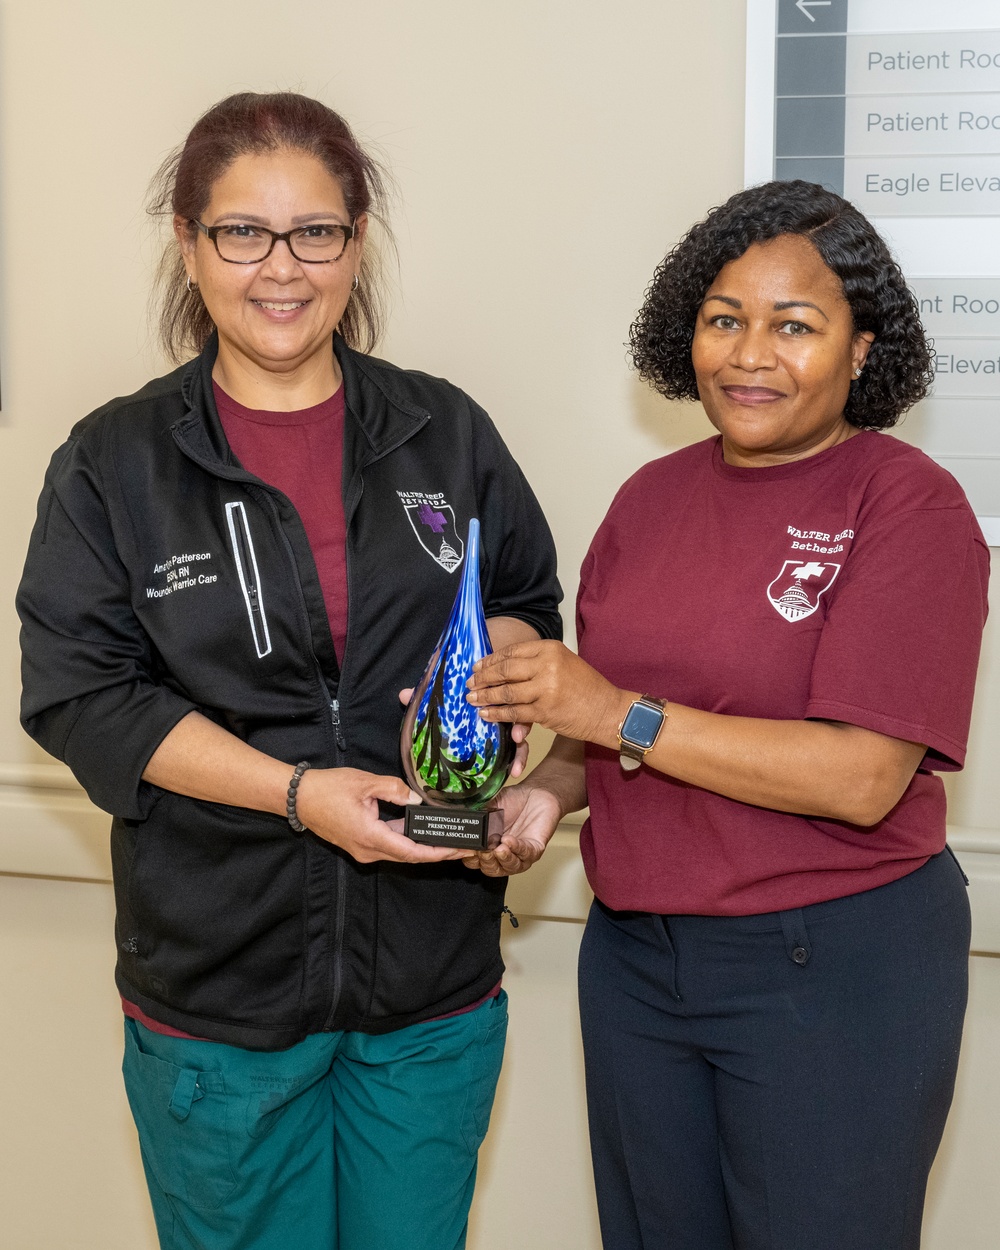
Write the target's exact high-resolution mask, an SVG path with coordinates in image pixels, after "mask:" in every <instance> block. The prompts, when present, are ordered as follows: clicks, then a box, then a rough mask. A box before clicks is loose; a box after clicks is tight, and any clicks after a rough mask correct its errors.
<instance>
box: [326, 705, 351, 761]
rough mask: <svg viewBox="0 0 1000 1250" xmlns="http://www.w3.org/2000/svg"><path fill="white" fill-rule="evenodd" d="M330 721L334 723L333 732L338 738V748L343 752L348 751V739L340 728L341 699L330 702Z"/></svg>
mask: <svg viewBox="0 0 1000 1250" xmlns="http://www.w3.org/2000/svg"><path fill="white" fill-rule="evenodd" d="M330 720H331V721H332V722H333V730H334V734H335V736H336V738H337V746H338V747H340V749H341V750H342V751H346V750H347V739H346V738H345V737H344V735H343V733H342V732H341V728H340V700H339V699H331V700H330Z"/></svg>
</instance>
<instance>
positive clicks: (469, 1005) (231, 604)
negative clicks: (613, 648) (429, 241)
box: [18, 93, 560, 1250]
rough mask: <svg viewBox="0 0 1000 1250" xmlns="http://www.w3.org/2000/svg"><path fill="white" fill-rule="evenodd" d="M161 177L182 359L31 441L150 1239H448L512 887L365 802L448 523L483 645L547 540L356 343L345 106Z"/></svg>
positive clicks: (551, 617)
mask: <svg viewBox="0 0 1000 1250" xmlns="http://www.w3.org/2000/svg"><path fill="white" fill-rule="evenodd" d="M156 192H157V198H156V202H155V203H154V205H153V208H154V211H157V212H160V213H164V214H169V215H170V217H171V218H172V221H173V227H174V236H175V238H174V240H173V242H172V244H171V247H170V248H169V249H168V252H167V255H166V257H165V264H164V268H163V271H162V276H163V278H164V279H165V290H166V299H165V309H164V323H163V327H162V328H163V330H164V339H165V343H166V346H167V348H168V349H169V350H171V351H172V352H173V354H174V356H175V358H176V359H178V360H180V359H183V358H184V357H193V359H190V360H189V361H188V363H187V364H184V365H182V366H181V368H179V369H177V370H176V371H175V372H173V373H171V374H169V375H168V376H167V377H165V378H160V379H156V380H155V381H153V382H151V383H149V384H148V385H147V386H146V387H144V388H143V389H142V390H141V391H139V392H138V393H137V394H135V395H132V396H127V397H125V398H122V399H118V400H113V401H112V402H111V403H109V404H107V405H105V406H104V407H103V408H102V409H100V410H98V411H97V412H96V413H93V414H91V416H90V417H87V418H85V419H84V420H83V421H82V422H80V423H79V424H78V425H77V426H76V427H75V428H74V430H73V431H72V433H71V435H70V438H69V439H68V441H67V442H66V444H64V446H63V447H61V448H60V449H59V450H58V451H57V452H56V454H55V456H54V457H53V461H52V465H51V468H50V471H49V475H48V477H47V480H46V486H45V490H44V492H43V496H42V500H41V504H40V507H39V522H38V525H37V526H36V529H35V532H34V534H33V536H32V542H31V547H30V550H29V554H28V560H27V564H26V566H25V575H24V579H23V581H22V585H21V591H20V595H19V602H18V606H19V610H20V612H21V618H22V622H23V634H22V638H23V651H24V677H25V680H24V701H23V708H22V718H23V722H24V724H25V727H26V728H27V729H28V731H29V732H30V733H32V734H33V736H34V737H35V738H36V739H37V740H38V741H39V742H41V743H42V744H43V745H44V746H45V747H46V748H47V749H49V750H50V751H52V753H53V754H55V755H58V756H59V757H60V758H61V759H64V760H65V761H66V762H67V763H68V764H69V765H70V766H71V767H72V768H73V770H74V772H75V773H76V775H77V776H78V778H79V779H80V781H81V783H82V784H83V785H84V786H85V787H86V789H87V791H88V793H89V794H90V795H91V797H92V798H93V800H94V801H95V802H96V803H98V804H99V805H100V806H102V807H104V808H105V809H106V810H108V811H109V812H111V813H112V814H113V816H114V818H115V819H114V823H113V825H112V859H113V862H114V877H115V895H116V905H117V919H116V939H117V946H118V967H117V973H116V976H117V984H118V988H119V990H120V992H121V996H122V1000H123V1004H124V1008H125V1014H126V1017H127V1018H126V1021H125V1063H124V1074H125V1082H126V1088H127V1091H128V1096H129V1101H130V1104H131V1107H132V1111H133V1115H134V1117H135V1121H136V1126H137V1128H138V1131H139V1139H140V1144H141V1147H142V1157H143V1164H144V1166H145V1170H146V1176H147V1180H148V1183H149V1190H150V1195H151V1198H152V1202H153V1207H154V1213H155V1216H156V1222H157V1228H158V1231H159V1234H160V1237H161V1240H162V1243H163V1245H164V1246H165V1247H167V1246H169V1247H171V1250H249V1247H251V1246H253V1247H255V1250H292V1248H294V1250H332V1247H339V1248H340V1250H460V1247H462V1246H464V1244H465V1237H466V1224H467V1219H468V1212H469V1204H470V1202H471V1199H472V1191H473V1185H474V1183H475V1175H476V1158H477V1151H478V1148H479V1145H480V1143H481V1141H482V1140H483V1137H484V1135H485V1132H486V1127H487V1124H488V1121H489V1116H490V1108H491V1106H492V1102H493V1095H494V1090H495V1088H496V1081H497V1076H498V1073H499V1069H500V1062H501V1058H502V1054H503V1047H504V1037H505V1032H506V1020H507V1011H506V995H505V994H504V993H503V991H502V990H501V988H500V984H499V983H500V977H501V973H502V971H503V962H502V959H501V956H500V948H499V934H500V922H501V913H502V910H503V882H502V881H500V880H498V879H497V878H496V877H495V876H488V875H485V874H483V873H480V872H470V871H469V867H475V865H474V864H471V863H470V865H468V866H466V865H463V864H462V863H460V862H458V861H459V859H460V858H461V857H462V856H463V855H464V854H466V853H464V852H459V851H454V850H447V849H441V848H432V847H424V846H417V845H416V844H415V843H413V842H412V841H410V840H409V839H408V838H406V837H404V836H403V834H402V833H401V832H399V831H398V829H397V828H396V827H394V825H393V824H391V823H390V821H391V819H392V818H393V817H398V816H399V815H400V813H401V805H402V804H405V803H407V802H408V801H410V799H411V797H412V796H411V795H410V791H409V789H408V787H407V785H406V783H405V781H403V780H402V777H401V761H400V751H399V732H400V720H401V717H402V709H401V707H400V703H399V694H400V690H401V689H402V688H404V687H406V686H408V685H412V684H413V683H414V682H415V681H416V680H417V679H418V678H419V676H420V673H421V672H422V671H423V668H424V665H425V664H426V663H427V660H428V658H429V656H430V655H431V653H432V651H433V649H434V646H435V643H436V641H437V639H438V636H439V634H440V630H441V628H442V626H443V624H444V622H445V621H446V620H447V616H448V612H449V610H450V607H451V604H452V601H453V599H454V596H455V585H456V579H455V573H456V569H457V567H458V566H459V564H460V563H461V556H462V554H463V550H464V548H463V539H464V538H465V536H466V535H467V534H468V532H469V523H470V521H471V519H472V518H473V517H477V518H479V519H480V521H481V550H482V555H483V560H482V570H483V572H482V590H483V599H484V603H485V608H486V615H487V618H488V620H489V629H490V633H491V636H492V638H493V640H494V642H495V643H499V644H502V643H504V642H512V641H515V640H519V639H524V640H527V639H538V638H542V637H548V638H555V637H559V635H560V624H559V615H558V598H559V591H558V584H557V582H556V579H555V551H554V548H553V544H552V541H551V537H550V535H549V532H548V528H547V526H546V524H545V520H544V518H543V516H542V515H541V512H540V510H539V508H538V505H537V503H536V501H535V499H534V496H533V495H532V494H531V491H530V488H529V487H528V485H527V483H526V482H525V481H524V478H523V476H522V475H521V473H520V471H519V469H518V468H517V465H516V464H515V463H514V461H513V460H512V458H511V456H510V454H509V452H508V451H507V449H506V448H505V447H504V445H503V442H502V440H501V439H500V437H499V434H498V433H497V431H496V429H495V428H494V427H493V425H492V423H491V422H490V420H489V418H488V417H487V416H486V414H485V413H484V412H483V411H482V409H480V408H479V407H478V406H477V405H476V404H475V403H474V402H473V401H472V400H471V399H469V397H468V396H466V395H464V394H463V393H462V392H461V391H460V390H459V389H458V388H457V387H454V386H452V385H451V384H449V383H448V382H446V381H444V380H442V379H440V378H433V377H429V376H427V375H426V374H422V373H418V372H416V371H410V370H404V369H399V368H396V367H394V366H392V365H390V364H387V363H386V362H384V361H380V360H377V359H375V358H373V357H372V356H370V355H368V351H369V350H370V348H371V347H372V346H373V344H374V342H375V341H376V340H377V338H378V331H379V329H380V327H381V318H380V305H379V284H378V280H377V279H378V274H377V269H376V268H375V267H373V266H372V263H371V260H372V252H371V250H370V249H369V250H367V251H366V250H364V244H365V238H366V231H367V228H368V224H369V218H370V216H375V215H377V213H378V211H379V209H380V208H381V209H384V207H385V198H384V191H383V186H382V181H381V178H380V175H379V171H378V168H377V167H376V166H375V165H374V164H373V163H372V161H371V159H370V158H369V157H368V156H367V155H366V154H365V153H364V151H363V150H362V149H361V148H360V147H359V146H358V144H357V142H356V140H355V138H354V136H353V134H352V133H351V131H350V129H349V128H348V126H347V125H346V123H345V122H344V121H343V120H342V119H341V118H340V117H339V116H338V115H337V114H336V113H334V112H332V111H331V110H330V109H328V108H327V107H326V106H325V105H323V104H321V103H319V102H318V101H315V100H310V99H307V98H306V97H303V96H300V95H296V94H294V93H278V94H274V95H256V94H252V93H245V94H240V95H236V96H232V97H230V98H229V99H227V100H223V101H222V102H221V103H219V104H218V105H216V106H215V107H214V108H212V109H210V110H209V111H208V112H207V113H206V114H205V115H204V116H203V117H202V118H201V119H199V121H198V122H197V124H196V125H195V127H194V128H193V130H192V131H191V134H190V135H189V136H188V138H187V140H186V141H185V143H184V145H183V147H182V148H181V149H180V150H179V151H178V153H177V154H176V155H175V157H173V158H171V159H170V160H169V161H168V162H167V164H166V165H165V166H164V168H163V170H162V171H161V178H160V180H159V182H158V183H157V188H156ZM521 733H522V731H521V730H519V731H518V737H520V736H521ZM521 767H523V758H522V759H521V760H520V761H519V762H516V763H515V768H516V769H517V770H518V771H519V770H520V768H521Z"/></svg>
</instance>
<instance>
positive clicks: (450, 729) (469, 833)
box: [400, 520, 515, 850]
mask: <svg viewBox="0 0 1000 1250" xmlns="http://www.w3.org/2000/svg"><path fill="white" fill-rule="evenodd" d="M492 650H493V648H492V647H491V646H490V636H489V633H488V632H487V629H486V614H485V612H484V611H483V596H482V592H481V591H480V588H479V522H478V521H476V520H472V521H470V522H469V538H468V541H467V542H466V544H465V564H464V567H463V568H462V573H461V582H460V584H459V587H458V593H457V594H456V595H455V602H454V604H453V605H452V609H451V615H450V616H449V617H448V623H447V625H445V627H444V632H443V633H442V635H441V637H440V638H439V639H438V643H437V646H436V647H435V648H434V652H433V654H432V655H431V658H430V662H429V663H428V665H427V668H426V669H425V670H424V675H423V677H421V679H420V681H419V682H418V683H417V686H416V687H415V689H414V691H413V696H412V698H411V699H410V702H409V705H408V706H407V709H406V714H405V715H404V717H403V729H402V733H401V735H400V751H401V753H402V756H403V771H404V772H405V774H406V779H407V781H408V782H409V783H410V786H411V788H412V789H413V790H415V791H416V792H417V793H418V794H419V795H420V796H421V797H422V799H423V802H422V803H421V804H420V806H419V807H417V806H414V807H408V808H407V809H406V825H405V830H406V836H407V837H408V838H412V839H413V840H414V841H415V842H424V843H427V844H429V845H431V846H460V847H469V848H470V849H472V850H481V849H484V848H487V847H490V846H494V845H496V843H497V842H498V841H499V840H500V834H501V832H502V825H503V821H502V818H501V815H500V812H499V811H498V810H496V806H495V805H493V804H491V802H490V801H491V800H492V799H493V797H494V796H495V795H496V793H497V792H498V791H499V789H500V787H501V786H502V785H503V783H504V782H505V781H506V780H507V777H508V776H509V774H510V770H511V766H512V765H513V763H514V751H515V746H514V740H513V738H512V737H511V732H510V725H507V724H498V723H491V722H489V721H484V720H482V719H480V716H479V714H478V712H477V711H476V709H475V708H474V707H473V706H472V705H471V704H470V703H469V702H468V701H467V700H466V697H465V696H466V692H467V688H466V682H467V681H468V680H469V678H470V677H471V676H472V666H473V665H474V664H475V663H476V661H477V660H481V659H482V658H483V656H484V655H489V654H490V653H491V652H492Z"/></svg>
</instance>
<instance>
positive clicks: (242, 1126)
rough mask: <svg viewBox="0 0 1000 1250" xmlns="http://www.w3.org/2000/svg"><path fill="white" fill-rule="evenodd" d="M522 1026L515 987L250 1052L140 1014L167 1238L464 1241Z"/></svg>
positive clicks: (299, 1248) (174, 1249)
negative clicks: (446, 1010)
mask: <svg viewBox="0 0 1000 1250" xmlns="http://www.w3.org/2000/svg"><path fill="white" fill-rule="evenodd" d="M506 1032H507V996H506V994H505V993H503V991H501V993H500V995H499V997H497V998H494V999H491V1000H489V1001H487V1002H486V1003H484V1004H483V1005H482V1006H481V1007H477V1008H476V1010H475V1011H470V1012H467V1013H466V1014H465V1015H461V1016H452V1017H451V1018H450V1019H446V1020H437V1021H430V1022H428V1023H426V1024H414V1025H411V1026H410V1027H409V1028H405V1029H399V1030H397V1031H396V1032H394V1033H384V1034H382V1035H380V1036H377V1037H371V1036H369V1035H367V1034H364V1033H321V1034H316V1035H314V1036H312V1037H308V1038H306V1040H305V1041H304V1042H300V1043H299V1044H298V1045H297V1046H293V1047H292V1048H291V1049H289V1050H282V1051H276V1052H261V1051H251V1050H241V1049H239V1048H237V1047H235V1046H225V1045H222V1044H220V1043H218V1042H196V1041H188V1040H186V1039H183V1038H176V1037H165V1036H163V1035H162V1034H159V1033H152V1032H150V1031H149V1030H148V1029H146V1028H144V1027H143V1026H142V1025H141V1024H139V1023H138V1022H136V1021H135V1020H130V1019H126V1021H125V1061H124V1064H123V1071H124V1075H125V1088H126V1091H127V1093H128V1098H129V1103H130V1104H131V1107H132V1114H133V1116H134V1117H135V1123H136V1127H137V1128H138V1131H139V1143H140V1145H141V1147H142V1161H143V1166H144V1167H145V1170H146V1180H147V1182H148V1184H149V1192H150V1197H151V1199H152V1203H153V1213H154V1215H155V1218H156V1226H157V1231H158V1233H159V1237H160V1245H161V1247H163V1250H462V1247H464V1245H465V1236H466V1228H467V1225H468V1216H469V1207H470V1205H471V1203H472V1191H473V1187H474V1185H475V1180H476V1156H477V1153H478V1150H479V1147H480V1144H481V1143H482V1140H483V1138H484V1137H485V1136H486V1129H487V1126H488V1124H489V1119H490V1110H491V1108H492V1106H493V1095H494V1093H495V1091H496V1084H497V1077H498V1076H499V1074H500V1063H501V1060H502V1058H503V1048H504V1040H505V1036H506Z"/></svg>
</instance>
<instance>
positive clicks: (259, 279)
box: [174, 149, 367, 398]
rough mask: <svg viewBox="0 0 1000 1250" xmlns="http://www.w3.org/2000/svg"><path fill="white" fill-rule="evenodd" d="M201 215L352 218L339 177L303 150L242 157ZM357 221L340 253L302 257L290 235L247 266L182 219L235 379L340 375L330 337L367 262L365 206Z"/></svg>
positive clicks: (248, 220) (291, 220)
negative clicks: (313, 260)
mask: <svg viewBox="0 0 1000 1250" xmlns="http://www.w3.org/2000/svg"><path fill="white" fill-rule="evenodd" d="M201 221H202V223H203V224H204V225H206V226H220V225H240V224H244V225H250V226H253V225H258V226H265V227H267V228H268V229H270V230H274V231H277V232H279V233H281V232H284V231H286V230H291V229H294V228H297V227H300V226H310V225H317V224H322V223H324V222H325V223H330V224H337V225H342V226H349V225H350V224H351V218H350V215H349V213H348V209H347V205H346V204H345V203H344V195H343V191H342V190H341V187H340V183H339V182H338V181H337V179H336V178H334V177H333V176H332V175H331V174H330V173H329V171H328V170H327V169H326V167H325V166H324V165H323V164H322V163H321V162H320V161H319V160H317V159H316V157H314V156H311V155H309V154H308V153H306V152H302V151H299V150H294V149H281V150H279V151H276V152H266V153H260V154H251V155H245V156H240V157H237V159H236V160H235V161H234V162H233V163H232V164H231V165H230V166H229V167H228V169H226V171H225V172H224V173H223V174H222V175H221V176H220V177H219V178H218V179H217V181H216V182H215V184H214V186H213V187H212V194H211V198H210V200H209V202H208V205H207V206H206V208H205V211H204V212H203V213H202V215H201ZM355 225H356V227H357V229H356V233H355V236H354V238H353V239H351V240H349V241H348V243H347V245H346V247H345V248H344V251H343V253H342V254H341V255H340V257H339V259H337V260H335V261H331V262H329V263H321V264H309V263H304V262H301V261H298V260H296V259H295V257H294V256H292V254H291V252H290V251H289V250H288V246H287V244H286V243H284V242H281V243H277V244H275V246H274V249H273V250H272V252H271V255H270V256H268V257H267V259H266V260H262V261H258V262H257V263H255V264H251V265H239V264H231V263H229V262H227V261H224V260H223V259H222V257H221V256H220V255H219V254H218V252H217V251H216V249H215V245H214V244H213V243H212V241H211V240H210V239H209V238H207V237H206V236H205V235H203V234H202V233H201V232H200V231H194V232H192V229H191V227H190V226H189V223H187V222H186V221H184V220H183V219H175V221H174V230H175V232H176V233H177V238H178V240H179V242H180V245H181V250H182V252H183V254H184V263H185V267H186V269H187V272H188V276H189V277H190V279H191V282H192V283H197V285H198V289H199V291H200V292H201V297H202V299H203V300H204V301H205V306H206V308H207V309H208V312H209V315H210V316H211V318H212V320H213V321H214V322H215V325H216V327H217V328H218V331H219V364H220V366H221V368H222V371H223V373H224V374H226V375H227V380H228V377H232V376H242V377H244V378H246V379H254V380H256V381H257V382H258V383H263V384H264V385H265V386H266V384H267V382H268V380H269V379H268V377H267V375H275V377H277V376H279V375H280V376H281V377H283V378H284V379H290V378H293V377H294V376H295V375H301V374H303V373H307V374H310V375H312V376H313V377H315V375H316V374H317V371H319V372H324V371H325V372H329V373H330V374H331V375H335V374H336V365H335V361H334V357H333V354H332V352H331V350H330V340H331V336H332V334H333V331H334V329H335V328H336V326H337V324H338V323H339V321H340V319H341V317H342V316H343V313H344V309H345V308H346V307H347V301H348V299H349V298H350V295H351V286H352V283H353V281H354V276H355V274H357V273H358V270H359V269H360V266H361V249H362V246H363V242H364V234H365V227H366V225H367V221H366V218H365V216H364V214H361V215H360V216H359V217H358V219H357V221H356V223H355ZM220 381H222V379H221V378H220ZM223 384H224V385H225V383H223ZM226 389H230V387H229V386H226ZM234 389H235V388H234ZM321 389H324V388H323V387H321ZM326 389H328V388H326ZM236 397H237V398H239V397H238V396H236ZM321 398H325V396H321Z"/></svg>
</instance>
